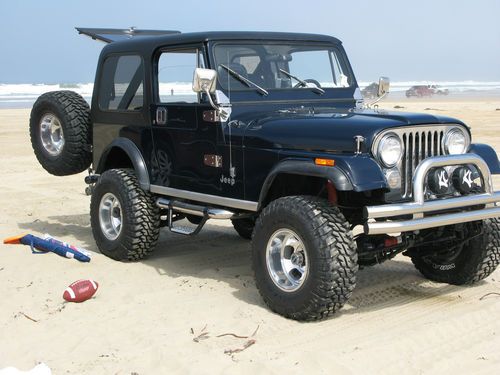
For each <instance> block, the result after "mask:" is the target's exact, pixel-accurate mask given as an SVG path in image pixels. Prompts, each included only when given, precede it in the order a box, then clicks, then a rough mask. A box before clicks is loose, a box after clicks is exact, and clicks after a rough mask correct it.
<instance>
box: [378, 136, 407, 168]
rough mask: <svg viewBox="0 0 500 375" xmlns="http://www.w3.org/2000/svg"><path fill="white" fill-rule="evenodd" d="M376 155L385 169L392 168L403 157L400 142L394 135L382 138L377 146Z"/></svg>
mask: <svg viewBox="0 0 500 375" xmlns="http://www.w3.org/2000/svg"><path fill="white" fill-rule="evenodd" d="M377 153H378V156H379V158H380V161H381V162H382V163H383V164H384V165H385V166H386V167H388V168H391V167H394V166H395V165H396V164H397V162H398V161H399V160H400V159H401V156H402V155H403V145H402V144H401V140H400V139H399V137H398V136H397V135H396V134H388V135H386V136H384V137H383V138H382V139H381V140H380V142H379V144H378V149H377Z"/></svg>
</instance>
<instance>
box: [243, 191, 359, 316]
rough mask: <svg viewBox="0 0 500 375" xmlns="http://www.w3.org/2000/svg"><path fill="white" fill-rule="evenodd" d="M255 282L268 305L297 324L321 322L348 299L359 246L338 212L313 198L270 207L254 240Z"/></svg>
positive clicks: (259, 221)
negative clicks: (318, 320)
mask: <svg viewBox="0 0 500 375" xmlns="http://www.w3.org/2000/svg"><path fill="white" fill-rule="evenodd" d="M252 265H253V269H254V273H255V281H256V285H257V288H258V289H259V292H260V294H261V295H262V297H263V299H264V301H265V302H266V304H267V305H268V306H269V307H270V308H271V309H272V310H273V311H275V312H277V313H278V314H281V315H283V316H285V317H288V318H292V319H296V320H317V319H322V318H325V317H327V316H329V315H331V314H333V313H334V312H336V311H337V310H339V309H340V308H341V307H342V306H343V305H344V304H345V303H346V302H347V300H348V299H349V297H350V296H351V293H352V291H353V289H354V286H355V284H356V272H357V270H358V264H357V252H356V246H355V243H354V241H353V237H352V233H351V230H350V227H349V224H348V222H347V220H346V219H345V218H344V216H343V215H342V213H341V212H340V211H339V209H338V208H337V207H333V206H331V205H330V204H329V203H328V202H327V201H325V200H320V199H317V198H314V197H305V196H295V197H284V198H280V199H277V200H275V201H273V202H271V203H270V204H269V205H268V206H267V207H266V208H265V209H264V210H263V211H262V213H261V215H260V216H259V218H258V219H257V221H256V224H255V229H254V234H253V238H252Z"/></svg>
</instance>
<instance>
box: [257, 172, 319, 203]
mask: <svg viewBox="0 0 500 375" xmlns="http://www.w3.org/2000/svg"><path fill="white" fill-rule="evenodd" d="M327 182H328V180H327V179H326V178H322V177H315V176H303V175H296V174H290V173H280V174H279V175H277V176H276V177H275V178H274V180H273V182H272V184H271V186H270V187H269V189H268V191H267V194H266V196H265V197H264V199H263V200H262V202H261V205H262V207H265V206H267V205H268V204H269V203H270V202H272V201H273V200H275V199H277V198H281V197H287V196H291V195H313V196H320V197H323V198H328V192H327V190H326V184H327Z"/></svg>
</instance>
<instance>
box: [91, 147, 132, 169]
mask: <svg viewBox="0 0 500 375" xmlns="http://www.w3.org/2000/svg"><path fill="white" fill-rule="evenodd" d="M115 168H132V169H134V164H133V163H132V160H130V157H129V156H128V155H127V153H126V152H125V151H123V149H122V148H120V147H113V148H112V149H111V150H109V152H108V154H107V155H106V159H105V160H104V163H102V167H101V168H100V171H99V172H100V173H102V172H104V171H107V170H108V169H115Z"/></svg>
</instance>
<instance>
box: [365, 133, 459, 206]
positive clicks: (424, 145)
mask: <svg viewBox="0 0 500 375" xmlns="http://www.w3.org/2000/svg"><path fill="white" fill-rule="evenodd" d="M457 127H459V128H463V126H462V125H456V124H449V125H441V124H435V125H424V126H412V127H410V126H408V127H405V128H392V129H387V130H384V131H383V132H381V133H379V134H378V135H377V136H376V137H375V141H374V143H373V145H372V153H373V155H374V156H375V157H377V147H378V144H379V142H380V140H381V139H382V138H383V136H385V135H386V134H390V133H393V134H397V135H398V136H399V138H400V139H401V141H402V142H403V145H404V153H403V157H402V158H401V161H400V162H399V164H398V165H397V168H398V169H399V172H400V173H401V180H402V181H401V198H411V197H412V195H413V175H414V174H415V169H417V166H418V165H419V164H420V163H421V162H422V161H423V160H424V159H426V158H429V157H431V156H440V155H444V150H443V146H442V145H443V138H444V136H445V134H446V133H447V132H448V131H449V130H450V129H452V128H457ZM463 130H464V132H465V133H467V130H466V129H464V128H463Z"/></svg>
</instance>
